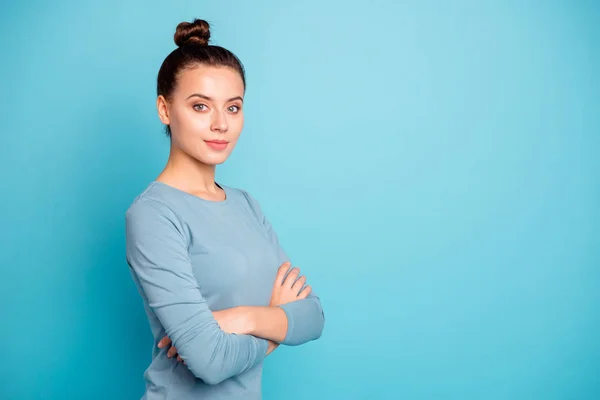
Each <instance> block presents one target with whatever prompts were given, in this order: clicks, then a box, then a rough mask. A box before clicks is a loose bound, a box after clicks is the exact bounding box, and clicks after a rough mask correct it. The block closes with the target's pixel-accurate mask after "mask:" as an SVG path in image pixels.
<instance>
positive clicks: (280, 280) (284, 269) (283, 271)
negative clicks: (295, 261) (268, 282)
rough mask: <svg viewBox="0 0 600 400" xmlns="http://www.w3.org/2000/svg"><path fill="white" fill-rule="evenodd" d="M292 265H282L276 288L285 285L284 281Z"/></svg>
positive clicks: (287, 263)
mask: <svg viewBox="0 0 600 400" xmlns="http://www.w3.org/2000/svg"><path fill="white" fill-rule="evenodd" d="M291 266H292V264H291V263H290V262H289V261H286V262H284V263H283V264H281V266H280V267H279V269H278V270H277V276H276V277H275V286H277V285H279V286H281V285H282V284H283V279H284V278H285V274H286V273H287V272H288V270H289V269H290V267H291Z"/></svg>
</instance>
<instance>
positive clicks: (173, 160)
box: [156, 147, 220, 193]
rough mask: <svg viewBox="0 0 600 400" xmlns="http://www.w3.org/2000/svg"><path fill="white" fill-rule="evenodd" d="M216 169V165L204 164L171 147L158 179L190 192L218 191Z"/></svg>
mask: <svg viewBox="0 0 600 400" xmlns="http://www.w3.org/2000/svg"><path fill="white" fill-rule="evenodd" d="M215 170H216V168H215V166H214V165H208V164H204V163H202V162H200V161H198V160H196V159H195V158H193V157H190V156H189V155H188V154H186V153H184V152H182V151H180V150H178V149H177V148H174V147H171V152H170V154H169V160H168V161H167V165H166V166H165V168H164V169H163V171H162V172H161V173H160V175H159V176H158V178H157V179H156V180H157V181H161V182H164V183H167V184H169V185H171V186H174V187H176V188H177V189H180V190H183V191H185V192H188V193H218V192H219V190H220V189H219V188H218V187H217V185H216V183H215Z"/></svg>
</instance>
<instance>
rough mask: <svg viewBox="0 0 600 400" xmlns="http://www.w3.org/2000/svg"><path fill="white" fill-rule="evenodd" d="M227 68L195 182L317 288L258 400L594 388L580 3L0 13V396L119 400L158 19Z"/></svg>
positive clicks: (147, 341) (597, 294) (597, 392)
mask: <svg viewBox="0 0 600 400" xmlns="http://www.w3.org/2000/svg"><path fill="white" fill-rule="evenodd" d="M194 17H201V18H204V19H207V20H208V21H209V22H211V23H212V24H213V28H212V33H213V39H214V43H215V44H219V45H223V46H225V47H228V48H230V49H231V50H232V51H234V52H235V53H236V54H237V55H238V56H239V57H240V58H241V59H242V61H243V62H244V64H245V66H246V69H247V73H248V91H247V96H246V103H247V104H246V125H245V129H244V132H243V136H242V138H241V141H240V142H239V145H238V147H237V148H236V150H235V151H234V153H233V155H232V157H231V158H230V160H229V161H228V162H227V163H226V164H224V165H222V166H221V167H220V168H219V169H218V173H217V174H218V180H219V181H221V182H223V183H226V184H229V185H233V186H238V187H242V188H244V189H247V190H248V191H250V192H251V193H252V194H253V195H254V196H255V197H256V198H257V199H258V200H259V201H260V202H261V204H262V207H263V209H264V210H265V212H266V213H267V216H268V217H269V218H270V220H271V221H272V223H273V225H274V226H275V228H276V230H277V232H278V233H279V236H280V238H281V241H282V243H283V244H284V247H285V248H286V249H287V251H288V252H289V253H290V255H291V256H292V258H293V259H294V261H295V263H296V264H297V265H298V266H300V267H301V268H302V270H303V272H304V273H305V274H306V275H307V276H308V280H309V283H311V284H312V285H313V287H314V288H315V290H316V291H318V293H319V294H320V296H321V298H322V302H323V305H324V308H325V313H326V318H327V322H326V328H325V332H324V334H323V336H322V338H321V339H320V340H319V341H317V342H312V343H309V344H307V345H305V346H301V347H295V348H289V347H287V348H280V349H278V350H277V351H276V352H275V353H274V354H273V355H272V356H270V357H268V359H267V360H266V364H265V375H264V398H265V399H274V400H279V399H284V400H296V399H369V400H372V399H436V400H438V399H449V400H455V399H456V400H468V399H477V400H479V399H485V400H494V399H503V400H504V399H506V400H521V399H523V400H535V399H542V400H554V399H557V400H558V399H561V400H569V399H570V400H594V399H599V398H600V373H599V371H600V80H599V78H598V74H599V72H600V6H599V4H598V2H593V1H567V0H565V1H541V0H540V1H533V0H531V1H508V2H500V1H496V2H490V1H487V2H474V1H452V2H451V1H439V2H433V1H416V0H414V1H393V0H389V1H383V0H381V1H379V0H374V1H367V2H363V1H361V2H358V1H357V2H349V1H341V0H330V1H314V0H310V1H305V2H277V1H271V2H267V1H251V2H250V1H229V2H216V1H213V2H208V1H169V2H167V1H160V2H158V1H141V0H131V1H116V0H107V1H103V2H98V1H94V2H91V1H74V0H56V1H53V2H42V1H23V2H10V3H7V2H3V3H2V5H1V6H0V50H1V54H2V55H1V62H0V82H1V86H0V87H1V88H2V96H0V105H1V107H0V112H1V115H2V119H1V123H2V128H1V129H2V134H1V135H0V141H1V142H0V144H1V146H0V163H1V165H0V173H1V174H2V175H1V182H2V186H1V187H2V189H1V196H0V212H1V223H0V235H1V236H0V260H1V263H0V267H1V274H2V279H1V280H0V307H1V308H0V310H1V315H0V321H1V326H2V333H3V335H2V338H3V343H2V356H1V357H0V380H1V383H0V398H1V399H7V400H8V399H11V400H12V399H17V400H21V399H111V400H120V399H138V398H140V397H141V395H142V392H143V388H144V381H143V372H144V370H145V368H146V367H147V365H148V363H149V361H150V352H151V346H152V339H151V335H150V331H149V327H148V323H147V320H146V316H145V314H144V310H143V306H142V301H141V298H140V297H139V295H138V293H137V291H136V289H135V286H134V284H133V282H132V280H131V276H130V273H129V271H128V267H127V265H126V262H125V254H124V213H125V210H126V209H127V207H128V206H129V204H130V202H131V201H132V200H133V198H134V196H136V195H137V194H138V193H139V192H140V191H141V190H142V189H143V188H144V187H145V186H146V185H147V183H148V182H149V181H150V180H152V179H153V178H154V177H156V175H157V174H158V173H159V172H160V170H161V168H162V167H163V165H164V163H165V162H166V158H167V154H168V149H169V143H168V140H167V139H166V137H165V136H164V134H163V131H162V126H161V124H160V122H159V120H158V117H157V115H156V110H155V78H156V74H157V71H158V68H159V66H160V64H161V62H162V60H163V58H164V57H165V56H166V55H167V54H168V53H169V52H170V51H171V50H173V48H174V43H173V38H172V35H173V32H174V29H175V26H176V24H177V23H178V22H180V21H182V20H191V19H192V18H194Z"/></svg>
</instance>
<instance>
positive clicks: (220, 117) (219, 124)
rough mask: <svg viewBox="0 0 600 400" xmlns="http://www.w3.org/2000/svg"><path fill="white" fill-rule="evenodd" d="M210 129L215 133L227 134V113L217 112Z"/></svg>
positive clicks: (214, 114)
mask: <svg viewBox="0 0 600 400" xmlns="http://www.w3.org/2000/svg"><path fill="white" fill-rule="evenodd" d="M210 129H211V130H212V131H214V132H220V133H225V132H227V117H226V116H225V113H223V112H220V111H215V112H214V113H213V119H212V122H211V125H210Z"/></svg>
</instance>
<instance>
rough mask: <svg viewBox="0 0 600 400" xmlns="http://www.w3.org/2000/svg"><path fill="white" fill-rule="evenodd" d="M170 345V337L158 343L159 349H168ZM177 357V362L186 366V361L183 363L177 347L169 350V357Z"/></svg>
mask: <svg viewBox="0 0 600 400" xmlns="http://www.w3.org/2000/svg"><path fill="white" fill-rule="evenodd" d="M170 344H171V339H169V337H168V336H165V337H164V338H162V339H160V341H159V342H158V348H159V349H162V348H163V347H167V346H168V345H170ZM175 356H177V361H179V362H182V363H184V364H185V361H183V359H182V358H181V357H180V356H179V354H177V348H176V347H175V346H171V347H170V348H169V350H168V351H167V357H169V358H173V357H175Z"/></svg>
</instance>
